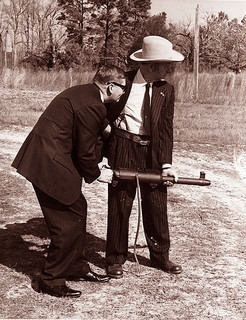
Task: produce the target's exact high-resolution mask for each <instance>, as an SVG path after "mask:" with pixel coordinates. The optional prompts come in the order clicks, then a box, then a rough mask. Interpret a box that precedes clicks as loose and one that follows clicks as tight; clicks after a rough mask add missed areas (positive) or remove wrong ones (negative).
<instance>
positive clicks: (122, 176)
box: [114, 169, 211, 186]
mask: <svg viewBox="0 0 246 320" xmlns="http://www.w3.org/2000/svg"><path fill="white" fill-rule="evenodd" d="M136 176H137V177H138V179H139V181H140V182H141V183H152V184H164V183H165V182H168V181H170V182H172V183H177V184H188V185H198V186H209V185H210V184H211V182H210V180H207V179H205V173H204V172H202V173H201V175H200V178H199V179H195V178H182V177H179V178H178V181H177V182H176V181H174V177H168V176H162V175H161V174H160V173H159V172H153V171H152V170H151V171H136V170H132V169H117V170H114V177H115V178H117V179H119V180H124V181H128V182H133V181H135V180H136Z"/></svg>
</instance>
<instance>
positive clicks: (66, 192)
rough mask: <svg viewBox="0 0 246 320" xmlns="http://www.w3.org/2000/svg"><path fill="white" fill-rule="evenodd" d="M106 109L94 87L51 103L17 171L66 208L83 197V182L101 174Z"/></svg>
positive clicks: (17, 162)
mask: <svg viewBox="0 0 246 320" xmlns="http://www.w3.org/2000/svg"><path fill="white" fill-rule="evenodd" d="M105 118H106V108H105V105H104V104H103V102H102V101H101V99H100V93H99V89H98V88H97V87H96V86H95V85H93V84H88V85H79V86H75V87H72V88H69V89H67V90H65V91H63V92H62V93H60V94H59V95H58V96H56V97H55V98H54V100H53V101H52V102H51V103H50V104H49V106H48V107H47V109H46V110H45V111H44V113H43V114H42V115H41V117H40V118H39V120H38V122H37V123H36V125H35V126H34V128H33V130H32V131H31V133H30V134H29V135H28V137H27V138H26V140H25V142H24V143H23V145H22V147H21V148H20V150H19V152H18V154H17V156H16V158H15V159H14V161H13V163H12V166H13V167H15V168H16V169H17V171H18V172H19V173H20V174H21V175H23V176H24V177H25V178H27V179H28V180H29V181H31V182H32V183H33V184H34V185H36V186H37V187H38V188H39V189H41V190H42V191H43V192H45V193H46V194H48V195H49V196H51V197H53V198H55V199H56V200H58V201H60V202H61V203H64V204H66V205H69V204H72V203H73V202H75V201H76V200H77V199H78V198H79V196H80V193H81V185H82V177H84V179H85V181H86V182H88V183H90V182H92V181H94V180H95V179H96V178H97V177H98V176H99V175H100V170H99V168H98V166H97V162H98V161H97V158H96V143H97V140H98V136H99V133H100V131H101V129H102V128H103V126H104V121H105Z"/></svg>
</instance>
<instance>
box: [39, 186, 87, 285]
mask: <svg viewBox="0 0 246 320" xmlns="http://www.w3.org/2000/svg"><path fill="white" fill-rule="evenodd" d="M33 187H34V190H35V192H36V195H37V198H38V201H39V204H40V206H41V209H42V212H43V215H44V218H45V221H46V224H47V227H48V230H49V232H50V237H51V242H50V246H49V249H48V256H47V259H46V261H45V265H44V269H43V272H42V274H41V277H40V280H41V281H42V282H43V283H44V284H46V285H49V286H55V285H62V284H64V283H65V279H66V277H68V276H81V275H83V274H85V273H87V272H88V271H89V270H90V268H89V265H88V262H87V260H86V258H85V243H86V216H87V203H86V200H85V198H84V196H83V195H82V193H81V195H80V197H79V199H78V200H77V201H76V202H74V203H73V204H72V205H70V206H66V205H64V204H62V203H60V202H58V201H57V200H55V199H54V198H51V197H50V196H48V195H47V194H45V193H44V192H42V191H41V190H40V189H38V188H37V187H36V186H33Z"/></svg>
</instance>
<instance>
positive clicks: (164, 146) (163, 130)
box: [108, 70, 175, 169]
mask: <svg viewBox="0 0 246 320" xmlns="http://www.w3.org/2000/svg"><path fill="white" fill-rule="evenodd" d="M136 73H137V71H136V70H135V71H130V72H128V73H127V90H126V92H125V94H124V95H123V96H122V97H121V99H120V101H119V103H118V105H117V107H116V106H115V105H114V106H112V105H110V106H109V107H108V112H109V113H110V115H108V119H109V120H110V121H111V122H113V121H114V120H115V119H116V118H117V115H118V114H119V113H120V112H121V111H122V110H123V108H124V106H125V104H126V101H127V99H128V96H129V94H130V90H131V86H132V82H133V79H134V77H135V75H136ZM152 90H153V91H152V99H151V146H152V168H153V169H160V168H161V166H162V164H164V163H170V164H171V163H172V149H173V115H174V99H175V98H174V87H173V86H172V85H171V84H169V83H168V82H166V81H159V82H155V83H153V87H152ZM116 112H118V114H117V113H116Z"/></svg>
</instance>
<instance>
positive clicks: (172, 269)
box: [152, 261, 182, 274]
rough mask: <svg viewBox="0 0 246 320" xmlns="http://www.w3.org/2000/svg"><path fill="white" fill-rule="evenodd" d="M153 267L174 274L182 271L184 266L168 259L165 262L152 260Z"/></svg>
mask: <svg viewBox="0 0 246 320" xmlns="http://www.w3.org/2000/svg"><path fill="white" fill-rule="evenodd" d="M152 267H154V268H157V269H161V270H163V271H165V272H168V273H172V274H179V273H181V272H182V267H181V266H180V265H178V264H175V263H173V262H172V261H167V262H165V263H155V262H152Z"/></svg>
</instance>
